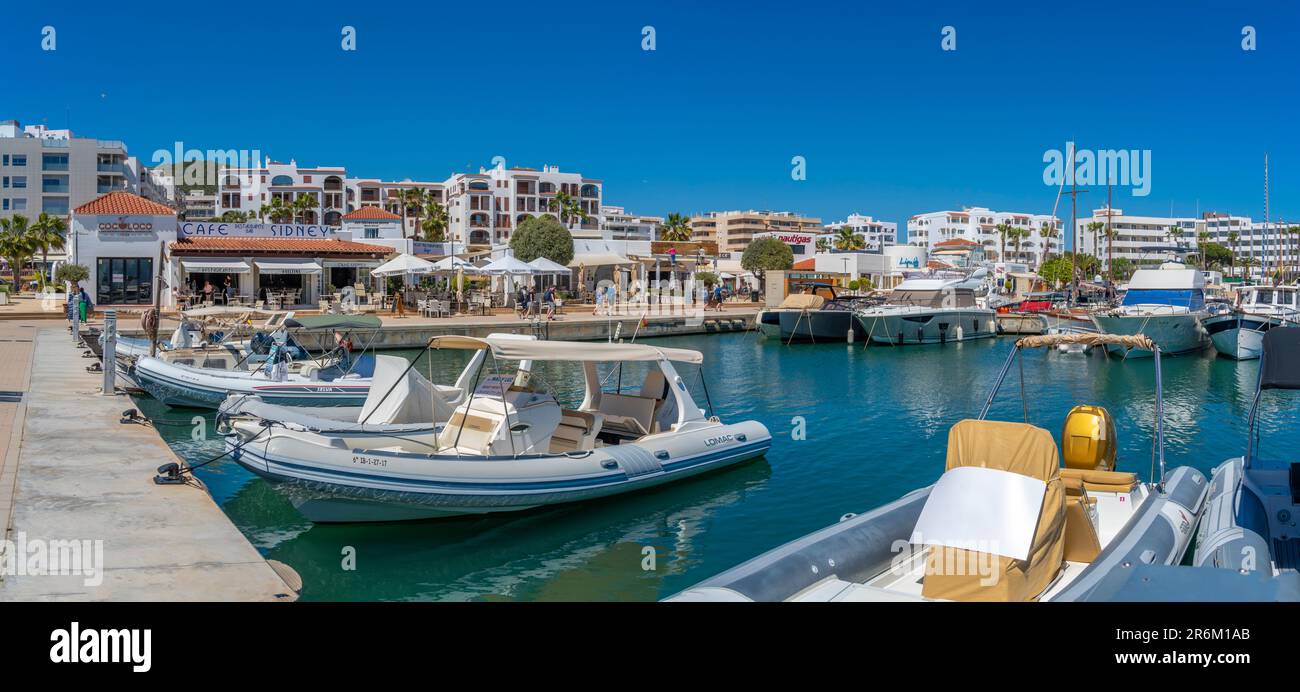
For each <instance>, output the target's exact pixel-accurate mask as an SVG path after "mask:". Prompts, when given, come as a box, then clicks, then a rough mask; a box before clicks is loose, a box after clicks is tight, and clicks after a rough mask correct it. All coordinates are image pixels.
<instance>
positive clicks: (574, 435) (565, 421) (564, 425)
mask: <svg viewBox="0 0 1300 692" xmlns="http://www.w3.org/2000/svg"><path fill="white" fill-rule="evenodd" d="M561 414H562V415H561V417H560V424H559V425H558V426H557V427H556V428H555V432H554V433H551V452H554V453H560V452H581V451H587V450H591V449H595V448H596V435H598V434H599V433H600V428H601V424H602V423H604V417H603V416H601V415H600V414H596V413H588V412H586V411H571V410H569V409H564V410H562V411H561Z"/></svg>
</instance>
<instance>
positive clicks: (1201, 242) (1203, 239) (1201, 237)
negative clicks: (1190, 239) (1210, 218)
mask: <svg viewBox="0 0 1300 692" xmlns="http://www.w3.org/2000/svg"><path fill="white" fill-rule="evenodd" d="M1208 242H1210V232H1209V231H1200V232H1198V233H1197V234H1196V254H1198V255H1200V257H1201V268H1202V269H1209V268H1210V267H1209V266H1208V265H1206V263H1205V244H1206V243H1208Z"/></svg>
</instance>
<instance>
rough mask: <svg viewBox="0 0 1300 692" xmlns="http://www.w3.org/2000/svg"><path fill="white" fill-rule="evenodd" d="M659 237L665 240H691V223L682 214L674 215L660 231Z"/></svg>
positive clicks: (665, 222) (671, 215) (669, 216)
mask: <svg viewBox="0 0 1300 692" xmlns="http://www.w3.org/2000/svg"><path fill="white" fill-rule="evenodd" d="M659 237H660V238H662V239H663V240H673V241H684V240H690V239H691V221H690V219H688V218H686V217H685V216H682V215H681V214H677V213H672V214H669V215H668V219H667V220H665V221H664V225H663V228H662V229H660V231H659Z"/></svg>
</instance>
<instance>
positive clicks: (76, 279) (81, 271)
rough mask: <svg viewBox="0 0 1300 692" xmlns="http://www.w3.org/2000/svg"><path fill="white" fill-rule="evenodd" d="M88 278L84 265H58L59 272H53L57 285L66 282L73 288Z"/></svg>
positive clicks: (87, 271) (87, 270) (88, 271)
mask: <svg viewBox="0 0 1300 692" xmlns="http://www.w3.org/2000/svg"><path fill="white" fill-rule="evenodd" d="M89 278H90V270H89V269H87V268H86V266H85V265H84V264H60V265H59V270H58V271H56V272H54V280H55V281H58V282H59V283H63V282H64V281H67V282H69V283H71V284H72V285H73V286H76V285H77V284H79V283H81V282H82V281H85V280H86V279H89Z"/></svg>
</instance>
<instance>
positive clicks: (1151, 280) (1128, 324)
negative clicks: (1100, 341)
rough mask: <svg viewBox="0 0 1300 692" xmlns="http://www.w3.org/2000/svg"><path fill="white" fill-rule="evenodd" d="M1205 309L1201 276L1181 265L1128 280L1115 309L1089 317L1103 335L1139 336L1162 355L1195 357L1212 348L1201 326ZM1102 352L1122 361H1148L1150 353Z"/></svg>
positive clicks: (1118, 347)
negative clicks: (1143, 337) (1128, 358)
mask: <svg viewBox="0 0 1300 692" xmlns="http://www.w3.org/2000/svg"><path fill="white" fill-rule="evenodd" d="M1208 314H1209V312H1208V311H1207V310H1206V307H1205V276H1204V274H1203V273H1202V272H1201V271H1200V270H1198V269H1188V268H1187V265H1185V264H1183V263H1181V262H1165V263H1164V264H1162V265H1161V266H1160V268H1159V269H1139V270H1137V271H1136V272H1134V273H1133V278H1132V279H1130V280H1129V283H1128V290H1127V291H1126V292H1125V293H1124V299H1123V300H1122V301H1121V302H1120V305H1119V307H1116V308H1110V309H1105V310H1101V311H1098V312H1094V313H1092V321H1093V324H1095V325H1096V326H1097V331H1099V332H1101V333H1103V334H1118V335H1121V336H1123V335H1141V336H1145V337H1147V338H1149V339H1151V340H1152V341H1154V342H1155V343H1156V344H1158V345H1159V346H1160V350H1161V352H1162V353H1164V354H1165V355H1170V356H1176V355H1179V354H1182V353H1195V352H1197V351H1200V350H1202V349H1204V348H1205V347H1206V346H1208V345H1209V344H1210V337H1209V335H1208V334H1206V332H1205V327H1204V326H1202V325H1201V320H1202V319H1203V318H1205V317H1206V316H1207V315H1208ZM1106 351H1107V352H1108V353H1111V354H1113V355H1121V356H1124V357H1143V356H1150V355H1151V353H1150V351H1147V350H1144V349H1133V348H1129V347H1127V346H1124V345H1123V344H1111V345H1108V346H1107V347H1106Z"/></svg>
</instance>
